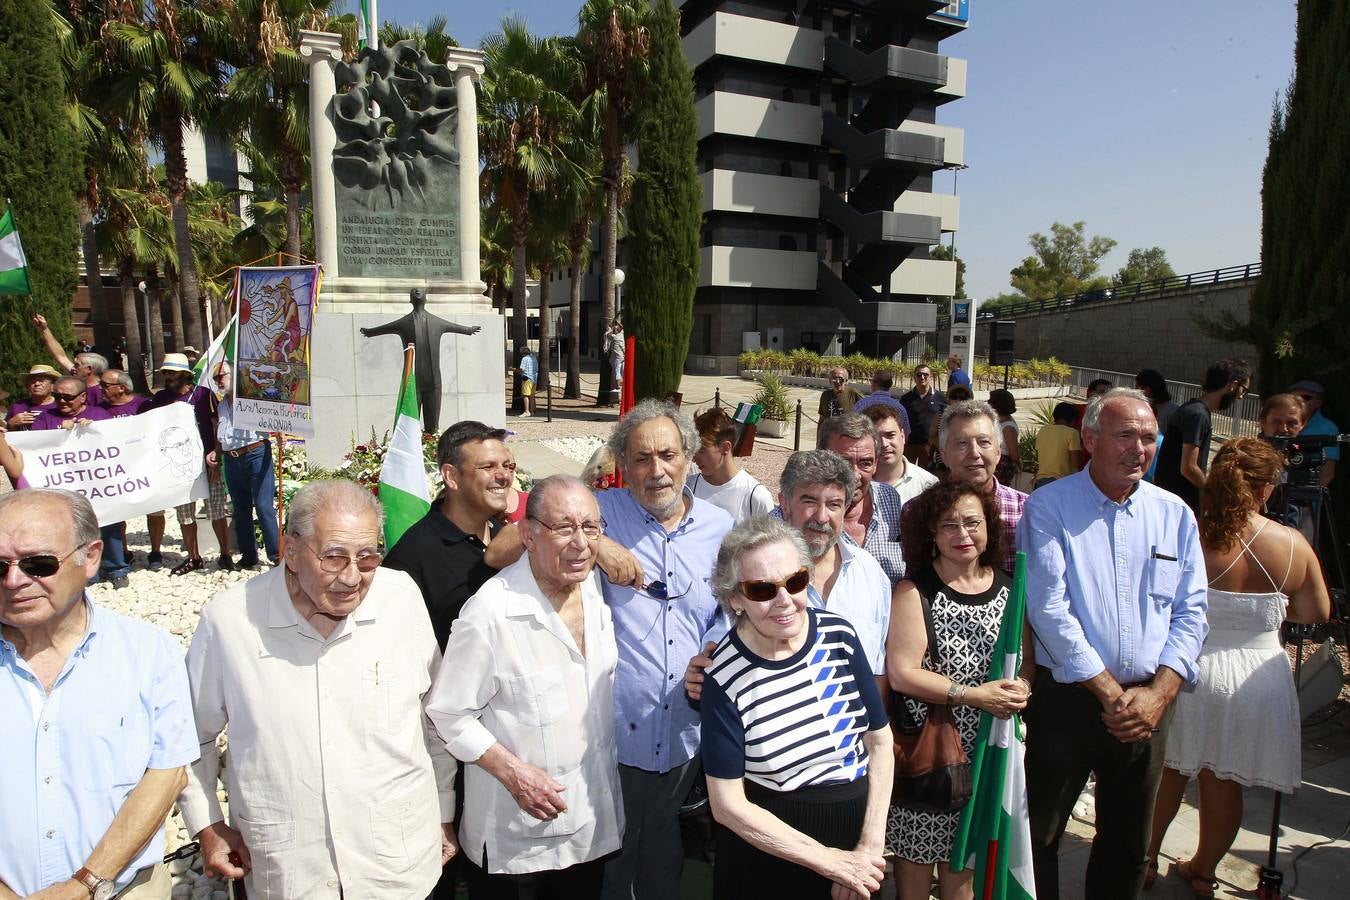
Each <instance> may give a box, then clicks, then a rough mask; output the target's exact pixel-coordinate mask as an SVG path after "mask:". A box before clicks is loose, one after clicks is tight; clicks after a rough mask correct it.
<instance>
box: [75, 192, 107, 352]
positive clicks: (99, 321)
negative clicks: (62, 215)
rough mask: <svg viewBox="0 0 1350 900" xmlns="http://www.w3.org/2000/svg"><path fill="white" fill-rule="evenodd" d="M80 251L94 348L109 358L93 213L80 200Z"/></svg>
mask: <svg viewBox="0 0 1350 900" xmlns="http://www.w3.org/2000/svg"><path fill="white" fill-rule="evenodd" d="M80 253H81V255H82V256H83V257H84V283H85V287H86V288H88V290H89V321H90V323H91V324H92V325H93V326H94V349H96V350H97V351H98V352H99V353H102V354H105V355H107V356H108V357H109V358H110V359H111V353H110V351H111V349H112V345H113V343H112V335H111V334H109V333H108V298H107V296H106V295H104V293H103V275H102V274H101V273H100V272H99V267H98V241H97V239H96V238H95V236H94V213H93V210H91V209H90V208H89V206H88V204H87V203H85V202H84V201H83V200H82V201H80Z"/></svg>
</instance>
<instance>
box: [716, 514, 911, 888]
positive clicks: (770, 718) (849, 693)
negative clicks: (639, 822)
mask: <svg viewBox="0 0 1350 900" xmlns="http://www.w3.org/2000/svg"><path fill="white" fill-rule="evenodd" d="M811 568H812V564H811V557H810V554H809V553H808V552H807V549H806V545H805V544H804V543H803V541H802V538H801V535H800V534H798V533H797V531H796V530H795V529H793V528H792V527H791V526H789V525H787V524H786V523H785V522H783V521H782V520H780V519H771V518H769V517H767V516H757V517H754V518H751V519H749V520H747V521H746V522H744V523H742V524H741V525H738V526H737V527H736V528H734V529H732V530H731V531H730V532H729V533H728V534H727V536H726V538H725V539H724V540H723V542H722V548H721V550H720V551H719V553H718V555H717V565H716V568H715V569H714V570H713V577H712V585H713V590H714V592H716V594H717V597H718V600H719V601H720V602H721V603H722V606H723V608H724V609H725V610H726V611H727V613H728V614H729V615H731V616H733V617H734V618H735V621H736V627H735V628H734V629H733V630H732V631H731V632H730V633H729V634H728V635H727V636H726V637H725V638H723V640H722V642H721V643H720V644H719V645H718V647H717V649H716V650H715V651H714V652H713V655H712V665H711V666H710V667H709V668H708V671H707V678H706V680H705V681H704V684H703V699H702V718H703V767H704V770H705V771H706V772H707V775H708V799H709V800H710V801H711V803H712V811H713V817H714V818H715V819H716V820H717V823H718V830H717V862H716V867H715V870H714V873H713V896H714V897H725V898H730V897H735V898H737V900H740V898H755V897H765V898H770V897H772V898H775V900H776V898H781V897H794V898H808V897H820V898H828V897H831V896H832V895H833V896H834V897H836V898H844V897H849V898H865V897H867V896H868V895H870V894H871V893H873V892H875V891H876V890H878V889H879V888H880V886H881V878H882V875H883V874H884V871H885V869H884V867H885V861H884V859H883V857H882V849H883V844H884V840H885V831H886V811H887V804H888V802H889V800H890V792H891V773H892V767H893V766H894V756H893V751H892V749H891V735H890V730H889V728H888V726H887V722H886V709H885V706H884V704H883V702H882V699H881V694H880V692H879V691H878V689H877V683H876V680H875V679H874V678H873V676H872V671H871V669H870V668H869V666H868V662H867V655H866V654H865V653H863V651H862V647H861V645H860V644H859V643H858V637H857V635H856V634H855V633H854V631H853V628H852V626H850V625H849V624H848V622H847V621H845V620H844V619H843V618H841V617H839V616H836V615H833V614H832V613H828V612H825V611H824V610H816V609H811V608H808V605H807V597H806V590H807V587H808V586H809V585H810V583H811ZM832 892H833V894H832Z"/></svg>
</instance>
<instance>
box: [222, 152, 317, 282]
mask: <svg viewBox="0 0 1350 900" xmlns="http://www.w3.org/2000/svg"><path fill="white" fill-rule="evenodd" d="M235 149H236V150H238V151H239V153H240V155H241V156H243V157H244V160H245V162H246V163H247V165H248V172H247V174H245V175H243V177H244V178H247V179H248V182H249V187H248V188H246V189H241V190H240V191H239V195H240V196H241V197H242V198H243V200H244V208H245V209H246V210H247V212H248V217H249V219H250V220H251V222H250V224H249V225H248V226H247V227H245V228H243V229H242V230H241V231H240V232H239V233H238V234H237V235H235V239H234V240H235V251H236V253H237V255H238V256H239V258H240V261H241V262H247V261H249V260H254V259H261V258H263V257H265V256H272V255H275V254H277V253H284V252H286V243H287V234H286V216H287V212H288V209H287V204H286V190H285V188H284V187H283V186H282V183H281V175H280V173H279V172H278V168H277V166H276V165H274V164H273V157H272V156H271V155H269V154H268V153H267V152H266V151H264V150H263V149H262V148H260V147H258V146H256V145H255V144H254V143H253V142H252V141H250V140H248V139H247V138H244V139H241V140H239V141H238V142H237V143H236V144H235ZM307 164H308V163H307ZM299 255H300V256H301V257H302V258H305V259H313V258H314V210H313V208H312V207H311V206H310V205H309V204H307V203H302V205H301V207H300V253H299Z"/></svg>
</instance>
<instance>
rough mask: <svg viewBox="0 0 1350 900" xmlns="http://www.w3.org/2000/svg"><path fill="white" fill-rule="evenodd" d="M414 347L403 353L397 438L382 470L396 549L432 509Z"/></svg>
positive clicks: (387, 523) (389, 537)
mask: <svg viewBox="0 0 1350 900" xmlns="http://www.w3.org/2000/svg"><path fill="white" fill-rule="evenodd" d="M414 352H415V351H414V350H413V345H412V344H409V345H408V346H407V347H406V348H405V349H404V351H403V386H402V387H401V388H400V389H399V392H398V408H397V409H395V410H394V436H393V437H392V438H390V439H389V446H388V447H387V448H385V454H384V464H383V465H382V466H381V467H380V491H379V495H380V503H381V504H382V505H383V506H384V542H385V546H386V547H392V546H394V545H395V544H397V543H398V539H399V538H401V537H403V532H405V531H407V530H408V529H409V528H411V527H412V525H413V523H414V522H416V521H417V520H418V519H420V518H422V517H423V516H425V515H426V514H427V512H428V511H429V510H430V509H431V494H430V492H429V491H428V490H427V470H426V463H425V462H424V461H423V456H422V419H421V416H420V415H419V414H418V408H417V376H416V375H415V374H414V373H413V358H414Z"/></svg>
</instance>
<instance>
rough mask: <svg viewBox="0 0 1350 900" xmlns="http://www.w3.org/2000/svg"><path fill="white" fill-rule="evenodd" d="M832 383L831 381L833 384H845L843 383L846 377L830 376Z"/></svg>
mask: <svg viewBox="0 0 1350 900" xmlns="http://www.w3.org/2000/svg"><path fill="white" fill-rule="evenodd" d="M830 383H831V384H843V383H844V379H842V378H838V377H831V378H830Z"/></svg>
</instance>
